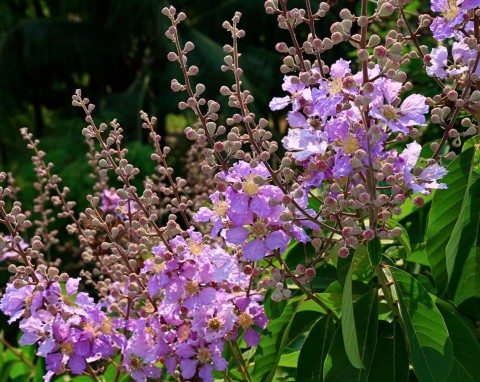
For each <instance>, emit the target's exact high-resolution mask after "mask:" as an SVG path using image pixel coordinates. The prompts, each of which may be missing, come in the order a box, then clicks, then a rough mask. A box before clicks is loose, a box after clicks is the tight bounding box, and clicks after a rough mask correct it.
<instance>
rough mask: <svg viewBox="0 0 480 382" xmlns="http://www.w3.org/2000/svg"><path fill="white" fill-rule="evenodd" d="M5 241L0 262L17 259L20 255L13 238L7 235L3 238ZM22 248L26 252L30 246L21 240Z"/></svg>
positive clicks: (1, 249) (0, 254) (0, 250)
mask: <svg viewBox="0 0 480 382" xmlns="http://www.w3.org/2000/svg"><path fill="white" fill-rule="evenodd" d="M3 241H4V242H5V244H3V245H2V246H3V248H2V246H0V262H2V261H5V260H7V259H13V260H14V259H16V258H17V257H18V256H19V254H18V252H17V250H16V248H15V246H14V243H13V242H12V237H11V236H10V235H5V236H3ZM19 245H20V247H21V248H22V249H23V250H25V249H27V248H28V247H29V245H28V244H27V243H26V242H25V241H24V240H23V239H21V240H20V243H19Z"/></svg>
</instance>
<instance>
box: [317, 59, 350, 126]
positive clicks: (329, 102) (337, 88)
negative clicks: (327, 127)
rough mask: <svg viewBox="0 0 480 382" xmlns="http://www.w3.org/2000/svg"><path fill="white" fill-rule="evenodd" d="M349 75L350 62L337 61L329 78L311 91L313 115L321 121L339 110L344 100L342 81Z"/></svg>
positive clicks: (331, 69)
mask: <svg viewBox="0 0 480 382" xmlns="http://www.w3.org/2000/svg"><path fill="white" fill-rule="evenodd" d="M349 74H351V71H350V61H345V60H344V59H339V60H338V61H336V62H335V63H334V64H333V65H332V66H331V68H330V78H329V79H328V80H322V81H321V82H320V85H319V88H318V89H316V88H314V90H313V91H312V97H313V100H314V104H315V105H314V111H315V115H318V116H319V117H320V118H321V119H322V121H324V122H325V121H326V119H327V117H330V116H335V115H337V113H338V112H339V111H340V110H341V108H340V110H338V107H339V106H341V102H342V101H343V99H344V91H345V90H344V88H343V79H344V78H345V77H346V76H347V75H349Z"/></svg>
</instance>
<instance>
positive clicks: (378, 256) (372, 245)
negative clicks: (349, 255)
mask: <svg viewBox="0 0 480 382" xmlns="http://www.w3.org/2000/svg"><path fill="white" fill-rule="evenodd" d="M367 248H368V258H369V259H370V264H371V266H372V267H376V266H377V265H378V264H380V261H382V244H381V243H380V239H379V238H378V237H375V238H373V240H370V241H369V242H368V243H367Z"/></svg>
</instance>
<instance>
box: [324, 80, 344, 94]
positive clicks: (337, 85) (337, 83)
mask: <svg viewBox="0 0 480 382" xmlns="http://www.w3.org/2000/svg"><path fill="white" fill-rule="evenodd" d="M327 89H328V93H329V94H330V95H331V96H332V95H335V94H338V93H340V92H341V91H342V89H343V81H342V79H341V78H333V79H332V80H331V81H330V83H329V84H328V85H327Z"/></svg>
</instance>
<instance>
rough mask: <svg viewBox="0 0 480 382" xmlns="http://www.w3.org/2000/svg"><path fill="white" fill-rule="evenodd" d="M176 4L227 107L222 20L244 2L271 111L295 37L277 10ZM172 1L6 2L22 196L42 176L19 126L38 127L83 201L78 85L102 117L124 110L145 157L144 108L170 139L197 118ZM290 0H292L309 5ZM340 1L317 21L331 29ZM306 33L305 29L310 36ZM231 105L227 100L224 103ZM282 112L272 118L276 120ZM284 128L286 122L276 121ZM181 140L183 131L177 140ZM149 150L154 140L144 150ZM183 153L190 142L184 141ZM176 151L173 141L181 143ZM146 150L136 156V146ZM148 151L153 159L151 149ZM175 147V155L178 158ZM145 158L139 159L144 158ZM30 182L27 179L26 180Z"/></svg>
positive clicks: (184, 31)
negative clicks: (174, 87)
mask: <svg viewBox="0 0 480 382" xmlns="http://www.w3.org/2000/svg"><path fill="white" fill-rule="evenodd" d="M172 3H173V5H174V6H175V7H177V8H178V9H179V10H182V11H184V12H186V13H187V15H188V19H187V20H186V22H184V23H183V24H182V27H181V30H180V33H181V37H182V39H183V40H184V41H187V39H188V40H191V41H193V42H194V43H195V44H196V49H195V50H194V52H192V53H191V54H190V55H189V57H190V60H191V64H195V65H197V66H199V67H200V75H199V76H198V78H197V80H198V81H199V82H203V83H205V84H206V85H207V92H206V96H207V97H209V98H213V99H216V100H217V101H219V102H221V103H222V105H223V106H226V100H225V99H224V98H222V97H221V96H220V94H219V88H220V86H221V85H222V84H224V83H227V84H228V83H229V82H231V81H232V79H231V78H230V74H229V73H222V72H221V71H220V69H219V68H220V66H221V65H222V63H223V56H224V54H223V51H222V46H223V45H224V44H226V43H229V42H230V41H229V36H228V33H226V32H225V31H224V30H223V29H222V27H221V24H222V22H223V21H224V20H225V19H231V17H232V16H233V14H234V12H235V11H236V10H240V11H241V12H242V13H243V14H244V17H243V19H242V27H243V28H244V29H245V30H246V31H247V35H246V38H245V39H242V41H241V51H242V59H241V64H242V67H243V68H244V69H245V77H244V84H245V86H246V87H247V88H249V89H250V90H251V91H252V93H253V94H254V95H255V97H256V103H255V108H256V109H255V110H254V111H255V112H257V113H259V114H261V115H262V116H269V117H271V118H272V117H273V115H271V113H269V110H268V102H269V101H270V99H271V98H272V97H273V96H274V95H280V94H282V91H281V88H280V84H281V78H282V77H281V74H280V73H279V71H278V68H279V66H280V64H281V59H282V57H281V56H280V55H279V54H277V53H276V52H275V50H274V46H275V43H276V42H278V41H287V42H288V34H287V33H286V32H285V31H282V30H279V29H278V27H277V25H276V20H275V17H272V16H268V15H266V14H265V12H264V10H263V2H262V1H259V0H226V1H218V0H205V1H186V0H175V1H172ZM355 3H356V2H354V1H347V0H344V1H340V2H338V4H337V5H336V6H335V8H338V9H340V8H341V7H342V8H343V7H345V6H348V7H351V8H352V7H354V6H355ZM167 5H168V3H167V2H166V1H164V0H102V1H98V0H82V1H68V0H63V1H62V0H55V1H48V0H9V1H2V2H0V100H1V102H0V121H1V122H0V132H1V134H0V168H2V170H10V171H12V172H13V173H14V175H15V177H16V178H17V182H18V183H19V185H20V186H21V187H22V190H23V191H22V192H23V196H24V200H31V199H32V196H33V194H32V192H33V191H32V189H31V188H29V187H28V184H30V183H31V182H32V180H33V179H34V177H33V173H32V172H31V165H30V164H29V154H28V153H27V150H26V149H25V145H24V142H23V141H22V139H21V138H20V135H19V133H18V129H19V128H20V127H22V126H28V127H30V129H31V131H32V132H33V133H34V134H35V136H36V137H38V138H40V139H41V140H42V148H43V149H44V150H45V151H46V152H47V153H48V156H47V159H48V160H50V161H52V162H54V163H56V165H57V169H56V171H57V172H58V173H59V174H60V175H61V177H62V178H63V179H64V180H65V183H66V184H68V185H69V186H70V187H71V188H72V193H71V197H72V198H74V199H76V200H80V201H82V200H84V196H85V194H86V191H87V189H88V186H89V183H88V176H87V173H88V166H87V163H86V161H85V157H84V153H85V151H86V146H85V145H84V144H83V143H82V139H83V138H82V136H81V129H82V128H83V125H84V123H82V120H81V118H82V116H81V115H80V113H79V110H78V109H74V108H72V107H71V105H70V97H71V95H72V94H73V92H74V90H75V89H76V88H81V89H82V90H83V94H84V96H87V97H89V98H90V99H91V100H92V101H93V102H94V103H95V104H96V105H97V111H96V118H97V120H101V121H106V122H108V121H110V120H111V119H113V118H117V119H118V120H119V122H120V123H121V125H122V126H123V128H124V130H125V142H126V144H127V146H128V147H129V149H130V150H131V153H132V156H135V157H142V155H141V153H142V151H143V150H144V149H145V148H144V146H143V145H145V144H147V143H148V142H147V136H146V134H145V133H144V132H143V131H142V129H141V126H140V125H141V124H140V119H139V118H138V112H139V110H141V109H143V110H145V111H146V112H148V113H149V114H150V115H156V116H157V117H158V119H159V123H158V126H157V129H158V131H159V133H160V134H162V136H165V138H166V140H167V142H169V143H172V142H173V141H174V139H173V138H175V137H176V136H178V135H179V133H180V132H181V131H182V130H183V128H184V127H185V126H186V125H188V124H191V123H193V122H194V119H193V116H192V115H191V114H188V113H187V114H183V115H181V116H180V115H178V114H179V112H178V110H177V107H176V106H177V104H178V102H179V101H180V100H183V94H176V93H172V92H171V90H170V81H171V79H172V78H174V77H178V76H179V75H180V71H179V69H178V67H177V65H176V64H172V63H169V62H168V61H167V59H166V54H167V53H168V52H169V51H170V50H171V48H172V45H171V42H170V41H169V40H167V39H166V38H165V36H164V31H165V30H166V29H167V27H168V20H167V19H166V18H165V17H164V16H163V15H162V14H161V10H162V8H163V7H164V6H167ZM301 5H303V1H291V2H290V3H289V6H292V7H294V6H301ZM337 14H338V10H337V11H334V12H332V14H331V16H329V19H328V20H325V23H323V24H322V25H319V34H320V35H321V36H327V35H328V34H329V31H328V28H329V25H330V24H331V23H332V22H333V21H335V16H333V15H337ZM304 37H305V36H304ZM348 49H349V47H348V46H346V45H344V46H343V48H342V49H335V50H332V51H330V52H329V55H326V56H325V59H326V61H328V62H332V61H333V60H335V59H337V58H338V57H340V56H342V55H344V54H345V53H346V52H347V51H348ZM224 110H225V109H224ZM275 117H276V118H277V119H276V120H273V121H272V123H273V125H278V121H279V120H278V116H275ZM276 127H278V126H276ZM176 144H177V145H183V146H184V143H183V139H180V140H177V141H176ZM146 150H147V151H148V152H150V149H149V148H148V149H146ZM177 152H178V153H183V152H184V150H182V149H178V150H177ZM174 153H175V150H174ZM137 154H138V155H137ZM144 158H146V160H147V161H148V155H145V156H144ZM177 159H178V158H176V157H175V154H173V158H172V157H171V158H170V161H171V162H173V163H172V164H173V165H174V167H177V170H178V166H175V165H176V162H177ZM146 160H140V163H138V162H137V163H136V164H137V165H139V166H140V167H142V165H146V163H145V161H146ZM26 186H27V187H26Z"/></svg>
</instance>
